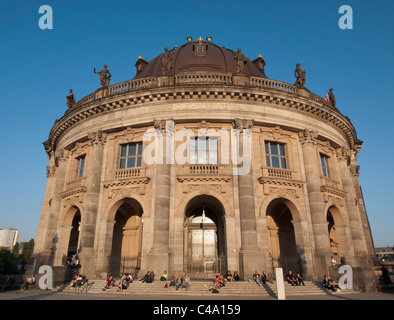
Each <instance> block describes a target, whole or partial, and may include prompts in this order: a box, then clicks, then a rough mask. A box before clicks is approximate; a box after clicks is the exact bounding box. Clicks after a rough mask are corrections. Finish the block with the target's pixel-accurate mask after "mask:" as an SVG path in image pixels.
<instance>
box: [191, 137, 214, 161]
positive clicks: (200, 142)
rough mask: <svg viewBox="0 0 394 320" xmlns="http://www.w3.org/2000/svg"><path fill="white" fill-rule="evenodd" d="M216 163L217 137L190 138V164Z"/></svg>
mask: <svg viewBox="0 0 394 320" xmlns="http://www.w3.org/2000/svg"><path fill="white" fill-rule="evenodd" d="M208 163H209V164H217V163H218V139H217V137H198V138H196V137H192V138H190V164H208Z"/></svg>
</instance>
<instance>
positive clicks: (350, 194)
mask: <svg viewBox="0 0 394 320" xmlns="http://www.w3.org/2000/svg"><path fill="white" fill-rule="evenodd" d="M349 156H350V154H349V151H348V150H347V149H345V148H338V149H337V158H338V164H339V172H340V175H341V182H342V188H343V190H344V191H345V193H346V195H345V206H346V213H347V216H348V220H349V228H350V235H351V238H352V244H353V249H354V259H355V263H354V266H352V267H355V268H356V269H355V270H354V271H353V272H354V273H355V272H358V273H359V275H356V277H355V279H359V283H357V282H356V281H355V282H356V283H355V285H358V286H359V288H358V289H361V290H362V291H367V292H373V291H376V286H375V276H374V267H373V262H372V260H371V259H370V257H369V256H368V254H367V251H368V250H367V247H366V242H365V238H364V230H363V223H362V219H361V215H360V211H359V208H358V203H357V195H356V191H355V188H354V184H353V179H352V176H351V171H350V169H351V167H349V166H348V163H349V162H350V161H349Z"/></svg>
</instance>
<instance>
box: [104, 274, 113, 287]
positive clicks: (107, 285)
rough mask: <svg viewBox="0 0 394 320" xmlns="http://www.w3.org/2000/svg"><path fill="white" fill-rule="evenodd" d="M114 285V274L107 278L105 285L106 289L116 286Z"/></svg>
mask: <svg viewBox="0 0 394 320" xmlns="http://www.w3.org/2000/svg"><path fill="white" fill-rule="evenodd" d="M114 286H115V283H114V277H113V276H110V277H109V278H108V279H107V284H106V285H105V289H111V287H114Z"/></svg>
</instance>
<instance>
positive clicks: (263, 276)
mask: <svg viewBox="0 0 394 320" xmlns="http://www.w3.org/2000/svg"><path fill="white" fill-rule="evenodd" d="M261 280H262V281H263V283H266V282H269V283H272V281H271V280H270V279H268V274H267V271H263V274H262V275H261Z"/></svg>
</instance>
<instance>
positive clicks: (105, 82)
mask: <svg viewBox="0 0 394 320" xmlns="http://www.w3.org/2000/svg"><path fill="white" fill-rule="evenodd" d="M93 72H94V73H96V74H98V75H99V76H100V83H101V85H102V86H103V87H108V86H109V80H111V77H112V75H111V73H110V72H109V70H108V69H107V65H106V64H105V65H104V69H103V70H101V71H99V72H96V68H94V69H93Z"/></svg>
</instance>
